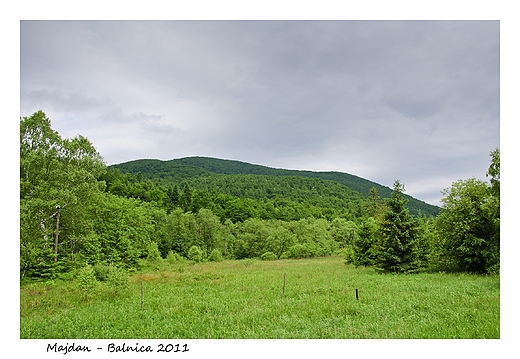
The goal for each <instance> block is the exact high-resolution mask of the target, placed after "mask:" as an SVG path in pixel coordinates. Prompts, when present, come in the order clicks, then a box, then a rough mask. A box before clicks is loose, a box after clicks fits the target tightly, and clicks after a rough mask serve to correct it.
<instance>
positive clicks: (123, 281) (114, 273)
mask: <svg viewBox="0 0 520 359" xmlns="http://www.w3.org/2000/svg"><path fill="white" fill-rule="evenodd" d="M108 268H109V271H108V276H107V279H106V282H107V284H108V285H109V286H110V287H111V288H112V289H113V290H114V291H115V292H119V291H121V290H123V289H125V288H127V287H128V279H129V276H128V273H127V272H126V271H125V270H124V269H121V268H118V267H116V266H112V265H111V266H109V267H108Z"/></svg>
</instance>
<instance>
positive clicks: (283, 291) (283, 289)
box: [282, 273, 286, 296]
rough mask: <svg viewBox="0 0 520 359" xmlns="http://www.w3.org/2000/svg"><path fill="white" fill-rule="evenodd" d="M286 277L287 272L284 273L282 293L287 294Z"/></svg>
mask: <svg viewBox="0 0 520 359" xmlns="http://www.w3.org/2000/svg"><path fill="white" fill-rule="evenodd" d="M285 277H286V274H285V273H284V274H283V288H282V295H283V296H285Z"/></svg>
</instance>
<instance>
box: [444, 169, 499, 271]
mask: <svg viewBox="0 0 520 359" xmlns="http://www.w3.org/2000/svg"><path fill="white" fill-rule="evenodd" d="M444 194H445V195H446V197H445V198H443V200H442V202H443V203H444V208H443V211H442V212H441V214H440V215H439V217H438V218H437V229H438V231H439V232H440V233H441V235H442V236H443V238H444V248H445V249H446V252H445V255H446V256H450V257H452V258H453V259H454V260H455V262H456V263H457V265H458V268H459V269H460V270H464V271H470V272H481V273H482V272H486V271H487V268H491V267H492V266H493V265H495V264H496V263H497V259H498V258H496V256H498V254H499V249H500V247H499V242H498V243H497V242H496V241H497V238H496V237H497V236H496V233H495V226H494V223H493V218H491V213H490V212H489V211H488V210H487V208H486V205H487V204H488V203H489V201H490V195H489V194H490V191H489V187H488V186H487V184H486V183H485V182H483V181H481V180H478V179H476V178H470V179H467V180H464V181H457V182H454V183H453V184H452V186H451V188H449V189H447V190H445V192H444ZM498 240H499V239H498Z"/></svg>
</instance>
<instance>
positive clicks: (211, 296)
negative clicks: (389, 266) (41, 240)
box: [20, 257, 500, 339]
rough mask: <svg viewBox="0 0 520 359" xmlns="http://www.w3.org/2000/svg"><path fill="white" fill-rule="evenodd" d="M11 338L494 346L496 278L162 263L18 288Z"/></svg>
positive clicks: (297, 264)
mask: <svg viewBox="0 0 520 359" xmlns="http://www.w3.org/2000/svg"><path fill="white" fill-rule="evenodd" d="M284 277H285V287H284ZM356 289H357V290H358V299H356ZM20 338H22V339H23V338H38V339H44V338H56V339H59V338H63V339H65V338H77V339H124V338H142V339H165V338H172V339H173V338H184V339H206V338H212V339H218V338H226V339H236V338H266V339H275V338H276V339H282V338H294V339H296V338H305V339H312V338H344V339H348V338H356V339H360V338H500V278H499V277H498V276H489V277H488V276H482V275H470V274H444V273H434V274H430V273H423V274H414V275H391V274H390V275H389V274H386V275H383V274H378V273H376V272H375V270H374V269H371V268H355V267H353V266H350V265H346V264H345V263H344V260H343V259H342V258H340V257H329V258H316V259H305V260H277V261H260V260H241V261H224V262H219V263H213V262H210V263H203V264H192V263H189V262H176V263H173V264H166V263H164V264H162V265H161V266H158V267H156V268H149V269H148V270H144V271H141V272H139V273H136V274H133V275H132V276H131V278H130V285H129V286H128V287H127V288H125V289H124V290H122V291H120V292H116V291H114V290H113V288H110V287H108V286H106V285H105V283H102V282H100V283H99V284H97V285H96V287H95V288H93V289H90V290H88V291H85V290H83V289H81V288H79V287H78V286H77V285H76V283H74V282H73V281H72V282H71V281H55V282H38V283H29V284H23V285H22V286H21V289H20Z"/></svg>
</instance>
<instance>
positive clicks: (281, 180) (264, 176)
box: [110, 157, 439, 216]
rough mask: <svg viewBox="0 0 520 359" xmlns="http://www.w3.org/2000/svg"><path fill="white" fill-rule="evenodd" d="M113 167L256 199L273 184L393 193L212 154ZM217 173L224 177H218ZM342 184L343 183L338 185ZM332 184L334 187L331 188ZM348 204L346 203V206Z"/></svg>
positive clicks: (416, 204) (341, 176)
mask: <svg viewBox="0 0 520 359" xmlns="http://www.w3.org/2000/svg"><path fill="white" fill-rule="evenodd" d="M110 168H117V169H119V170H120V171H121V172H123V173H132V174H134V175H137V174H138V173H141V175H142V177H143V178H146V179H150V180H152V181H154V182H158V183H161V184H164V185H169V184H172V183H174V184H182V183H189V184H190V185H194V186H195V187H196V188H200V189H205V190H208V189H215V190H218V191H223V192H225V193H229V194H232V195H235V196H238V197H247V198H253V199H263V198H269V197H272V196H273V195H274V194H273V193H269V192H268V191H270V190H272V189H273V188H274V189H280V190H283V191H284V192H283V193H280V194H281V195H282V196H284V197H290V198H293V196H294V195H296V193H295V191H291V193H288V191H287V189H289V190H291V189H300V188H301V189H302V190H303V191H305V193H304V194H303V195H304V196H316V195H319V196H320V197H329V198H330V197H338V196H341V197H345V196H348V197H349V198H351V200H352V201H356V199H355V197H356V196H357V197H359V195H362V197H363V198H366V197H367V196H368V195H369V193H370V190H371V189H372V188H375V189H376V190H377V191H378V193H379V195H380V196H382V197H385V198H386V197H389V196H390V195H391V193H392V190H391V189H390V188H388V187H385V186H382V185H380V184H378V183H375V182H372V181H369V180H366V179H364V178H361V177H358V176H354V175H351V174H348V173H342V172H312V171H297V170H286V169H278V168H270V167H266V166H260V165H253V164H249V163H244V162H239V161H232V160H223V159H217V158H208V157H187V158H180V159H173V160H170V161H160V160H152V159H142V160H135V161H130V162H125V163H121V164H117V165H113V166H111V167H110ZM217 175H220V176H217ZM239 175H249V177H248V179H246V178H244V177H242V178H240V177H239ZM216 177H219V178H220V179H218V180H217V178H216ZM311 179H313V180H314V181H312V180H311ZM227 181H232V182H233V184H227ZM258 182H260V183H258ZM331 182H334V183H331ZM338 184H340V185H342V186H338ZM318 186H320V187H322V188H323V189H324V190H323V191H321V192H320V193H317V192H316V191H314V193H311V191H309V190H308V189H309V188H312V187H315V188H316V189H317V187H318ZM330 186H332V187H333V188H327V187H330ZM251 187H254V189H252V188H251ZM317 191H318V189H317ZM299 197H300V198H297V199H298V200H300V201H301V200H302V198H301V195H300V196H299ZM404 197H405V198H406V199H407V200H408V202H407V204H406V207H407V208H408V209H409V210H410V213H412V214H414V215H419V214H424V215H433V216H436V215H437V214H438V213H439V208H438V207H436V206H433V205H430V204H428V203H425V202H423V201H420V200H418V199H416V198H413V197H411V196H408V195H406V194H404ZM344 206H345V205H344V204H342V207H344ZM328 207H331V206H328ZM332 207H333V206H332Z"/></svg>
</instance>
